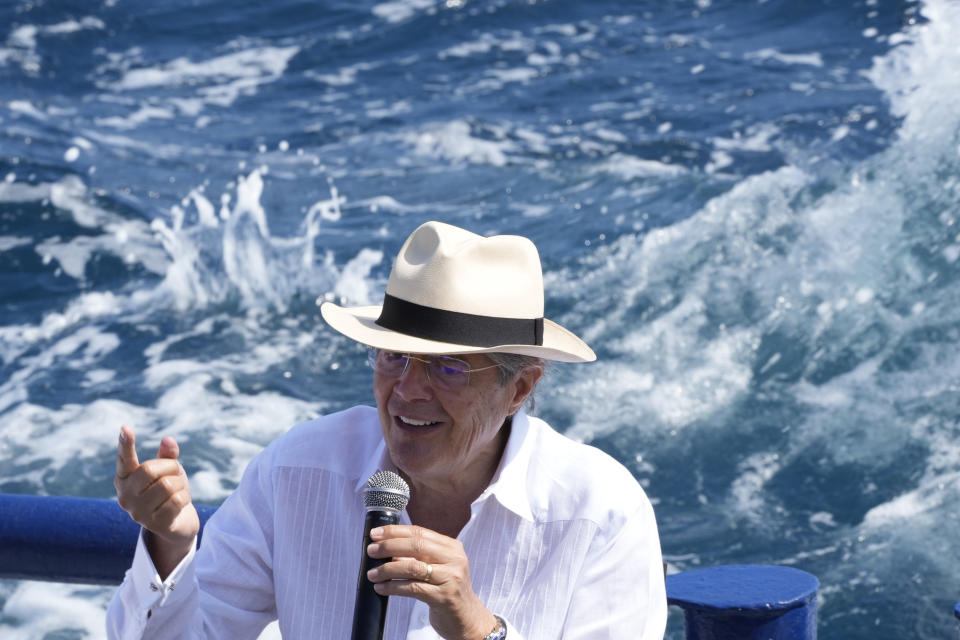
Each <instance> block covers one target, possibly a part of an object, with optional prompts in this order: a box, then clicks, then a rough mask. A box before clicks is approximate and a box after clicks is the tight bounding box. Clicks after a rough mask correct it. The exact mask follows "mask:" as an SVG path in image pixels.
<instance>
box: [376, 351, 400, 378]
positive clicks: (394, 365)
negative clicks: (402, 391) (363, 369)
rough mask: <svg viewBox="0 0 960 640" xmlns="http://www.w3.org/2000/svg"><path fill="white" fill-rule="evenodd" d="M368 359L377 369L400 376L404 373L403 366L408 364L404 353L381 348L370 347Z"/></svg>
mask: <svg viewBox="0 0 960 640" xmlns="http://www.w3.org/2000/svg"><path fill="white" fill-rule="evenodd" d="M367 360H368V361H369V362H370V366H371V367H373V369H374V370H375V371H379V372H380V373H383V374H386V375H390V376H398V375H400V374H401V373H403V368H404V367H405V366H406V364H407V356H405V355H404V354H402V353H397V352H395V351H382V350H380V349H369V350H368V351H367Z"/></svg>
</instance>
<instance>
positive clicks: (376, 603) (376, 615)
mask: <svg viewBox="0 0 960 640" xmlns="http://www.w3.org/2000/svg"><path fill="white" fill-rule="evenodd" d="M409 501H410V488H409V487H408V486H407V483H406V482H404V480H403V478H401V477H400V476H398V475H397V474H395V473H394V472H393V471H377V472H376V473H375V474H373V475H372V476H370V479H369V480H367V486H366V488H365V489H364V490H363V504H364V506H365V507H366V509H367V516H366V518H365V519H364V522H363V548H362V549H361V550H360V575H359V576H357V599H356V601H355V602H354V605H353V633H352V634H351V636H350V638H351V640H380V639H381V638H382V637H383V623H384V622H385V621H386V619H387V596H382V595H380V594H379V593H377V592H376V591H374V590H373V583H372V582H370V581H369V580H367V571H369V570H370V569H373V568H374V567H379V566H380V565H382V564H383V563H385V562H386V561H387V560H388V559H389V558H371V557H369V556H368V555H367V545H369V544H370V530H371V529H374V528H376V527H382V526H385V525H388V524H397V522H399V521H400V512H401V511H403V510H404V509H405V508H406V507H407V502H409Z"/></svg>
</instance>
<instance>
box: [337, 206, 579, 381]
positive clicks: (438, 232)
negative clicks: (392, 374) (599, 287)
mask: <svg viewBox="0 0 960 640" xmlns="http://www.w3.org/2000/svg"><path fill="white" fill-rule="evenodd" d="M320 313H321V315H323V319H324V320H326V321H327V324H329V325H330V326H331V327H333V328H334V329H336V330H337V331H339V332H340V333H342V334H343V335H345V336H347V337H348V338H352V339H353V340H356V341H357V342H360V343H363V344H365V345H368V346H371V347H376V348H378V349H386V350H389V351H399V352H403V353H450V354H454V353H495V352H499V353H517V354H521V355H528V356H536V357H538V358H546V359H548V360H560V361H562V362H590V361H592V360H596V357H597V356H596V355H595V354H594V353H593V351H592V350H591V349H590V347H588V346H587V344H586V343H585V342H584V341H583V340H581V339H580V338H578V337H577V336H575V335H574V334H572V333H571V332H569V331H567V330H566V329H564V328H563V327H561V326H560V325H558V324H557V323H555V322H552V321H550V320H547V319H546V318H544V317H543V273H542V271H541V267H540V254H539V253H538V252H537V248H536V246H534V244H533V243H532V242H531V241H530V240H528V239H527V238H524V237H522V236H491V237H489V238H486V237H483V236H480V235H477V234H475V233H471V232H470V231H467V230H465V229H461V228H459V227H454V226H452V225H449V224H444V223H442V222H426V223H424V224H422V225H420V227H418V228H417V229H416V230H415V231H414V232H413V233H412V234H410V237H409V238H407V241H406V242H405V243H404V244H403V247H402V248H401V249H400V254H399V255H398V256H397V260H396V262H394V264H393V270H392V271H391V272H390V280H389V281H388V282H387V291H386V293H385V294H384V297H383V305H374V306H369V307H349V308H347V307H341V306H338V305H336V304H333V303H332V302H325V303H323V305H321V307H320Z"/></svg>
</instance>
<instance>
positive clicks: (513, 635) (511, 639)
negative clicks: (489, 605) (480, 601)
mask: <svg viewBox="0 0 960 640" xmlns="http://www.w3.org/2000/svg"><path fill="white" fill-rule="evenodd" d="M500 619H501V620H503V626H504V628H505V629H506V630H507V640H524V639H523V634H522V633H520V631H519V630H518V629H517V628H516V627H515V626H513V625H512V624H510V621H509V620H507V619H506V618H504V617H503V616H500Z"/></svg>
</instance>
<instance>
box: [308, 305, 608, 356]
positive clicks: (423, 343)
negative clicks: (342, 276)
mask: <svg viewBox="0 0 960 640" xmlns="http://www.w3.org/2000/svg"><path fill="white" fill-rule="evenodd" d="M320 314H321V315H322V316H323V319H324V320H325V321H326V322H327V324H329V325H330V326H331V327H333V328H334V329H335V330H337V331H339V332H340V333H342V334H343V335H345V336H347V337H348V338H350V339H352V340H356V341H357V342H360V343H362V344H365V345H367V346H370V347H375V348H377V349H386V350H388V351H402V352H404V353H461V354H465V353H516V354H520V355H524V356H534V357H536V358H545V359H547V360H557V361H560V362H592V361H593V360H596V359H597V356H596V354H595V353H594V352H593V350H592V349H591V348H590V347H589V346H587V344H586V343H585V342H584V341H583V340H581V339H580V338H578V337H577V336H575V335H574V334H573V333H571V332H570V331H567V330H566V329H564V328H563V327H561V326H560V325H559V324H557V323H556V322H553V321H552V320H547V319H544V321H543V344H542V345H531V344H501V345H495V346H492V347H477V346H471V345H462V344H452V343H449V342H437V341H435V340H426V339H424V338H417V337H414V336H409V335H406V334H403V333H397V332H396V331H392V330H390V329H386V328H384V327H381V326H380V325H378V324H377V323H376V320H377V318H379V317H380V305H373V306H369V307H349V308H346V307H341V306H339V305H336V304H334V303H332V302H324V303H323V304H322V305H321V306H320Z"/></svg>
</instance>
